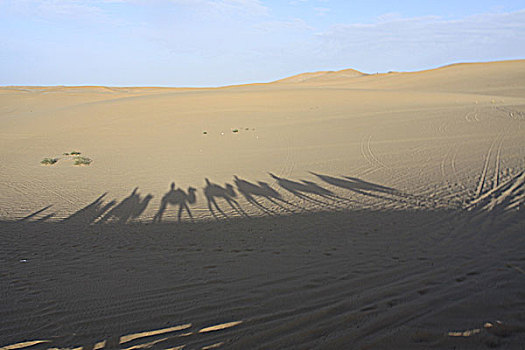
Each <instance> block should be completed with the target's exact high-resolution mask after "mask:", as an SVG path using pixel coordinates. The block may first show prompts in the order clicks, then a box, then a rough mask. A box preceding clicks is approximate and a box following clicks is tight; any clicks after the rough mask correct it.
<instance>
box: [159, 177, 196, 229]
mask: <svg viewBox="0 0 525 350" xmlns="http://www.w3.org/2000/svg"><path fill="white" fill-rule="evenodd" d="M195 191H196V189H195V188H193V187H189V188H188V191H187V192H185V191H184V190H183V189H181V188H177V189H175V182H172V183H171V185H170V189H169V191H168V192H166V194H164V196H163V197H162V199H161V201H160V208H159V210H158V211H157V213H156V214H155V216H154V217H153V222H161V221H162V217H163V215H164V212H165V211H166V209H167V207H168V206H170V205H173V206H178V207H179V210H178V212H177V220H178V221H180V220H181V218H182V213H183V211H186V213H188V216H189V217H190V219H191V220H192V221H193V215H192V214H191V210H190V207H189V205H190V204H194V203H195V202H196V200H197V199H196V196H195Z"/></svg>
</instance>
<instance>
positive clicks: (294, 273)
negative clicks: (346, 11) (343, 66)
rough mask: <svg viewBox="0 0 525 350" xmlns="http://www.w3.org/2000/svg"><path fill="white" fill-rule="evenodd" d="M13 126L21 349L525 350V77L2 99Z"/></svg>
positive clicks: (443, 71)
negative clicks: (81, 162) (83, 162)
mask: <svg viewBox="0 0 525 350" xmlns="http://www.w3.org/2000/svg"><path fill="white" fill-rule="evenodd" d="M0 125H1V128H0V135H1V137H0V160H1V162H0V174H1V177H0V203H1V205H0V220H1V223H0V234H1V239H0V242H1V243H0V277H1V281H2V283H1V284H0V296H1V300H2V303H0V349H19V348H20V349H22V348H28V349H29V348H31V349H33V348H34V349H42V348H43V349H45V348H84V349H96V348H104V347H105V348H128V349H131V348H133V349H139V348H148V347H149V348H160V349H163V348H182V347H184V348H186V349H201V348H202V349H205V348H213V347H216V348H219V347H222V348H238V349H250V348H305V349H310V348H326V349H334V348H344V349H354V348H355V349H366V348H370V349H391V348H400V349H411V348H414V349H417V348H421V349H426V348H437V349H442V348H454V347H456V348H468V349H479V348H510V349H521V346H522V345H523V344H524V343H525V312H524V310H525V292H524V291H525V253H524V252H525V238H524V232H525V208H524V203H525V60H518V61H505V62H493V63H476V64H459V65H452V66H447V67H442V68H438V69H434V70H429V71H423V72H414V73H388V74H374V75H366V74H362V73H360V72H357V71H354V70H344V71H340V72H318V73H308V74H303V75H299V76H295V77H291V78H287V79H283V80H280V81H277V82H274V83H269V84H255V85H243V86H233V87H224V88H216V89H169V88H106V87H39V88H36V87H2V88H0ZM71 151H80V152H82V154H81V156H85V157H89V158H90V159H92V161H93V162H92V163H91V164H90V165H89V166H75V165H74V158H73V157H72V156H65V155H63V153H65V152H68V153H69V152H71ZM46 157H49V158H58V162H57V163H56V164H54V165H50V166H43V165H41V164H40V161H41V160H42V159H43V158H46ZM2 346H4V347H3V348H2Z"/></svg>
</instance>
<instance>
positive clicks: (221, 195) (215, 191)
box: [203, 178, 248, 220]
mask: <svg viewBox="0 0 525 350" xmlns="http://www.w3.org/2000/svg"><path fill="white" fill-rule="evenodd" d="M205 181H206V187H204V189H203V191H204V196H205V197H206V201H207V204H208V209H209V210H210V213H211V214H212V215H213V217H214V218H215V219H217V220H218V219H219V215H217V213H216V212H215V211H217V212H219V213H220V214H221V215H222V216H223V217H225V218H227V217H228V215H226V213H225V212H224V210H222V209H221V207H220V206H219V205H218V204H217V200H216V199H222V200H224V201H225V202H226V203H228V204H229V205H230V207H231V208H232V209H233V210H234V211H235V212H237V213H238V214H240V215H242V216H248V215H247V214H246V213H245V212H244V210H243V209H242V208H241V206H240V205H239V203H238V202H237V201H236V200H235V198H234V197H237V194H236V193H235V190H234V189H233V186H232V185H230V184H225V186H224V187H222V186H221V185H218V184H215V183H212V182H210V180H209V179H208V178H206V179H205ZM214 208H215V209H214Z"/></svg>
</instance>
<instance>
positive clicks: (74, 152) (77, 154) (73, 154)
mask: <svg viewBox="0 0 525 350" xmlns="http://www.w3.org/2000/svg"><path fill="white" fill-rule="evenodd" d="M70 154H71V155H72V156H79V155H80V154H81V153H80V152H77V151H73V152H71V153H70Z"/></svg>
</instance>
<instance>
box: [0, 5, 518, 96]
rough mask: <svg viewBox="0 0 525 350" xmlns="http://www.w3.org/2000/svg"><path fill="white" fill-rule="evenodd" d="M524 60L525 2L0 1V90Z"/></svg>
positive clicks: (230, 80) (217, 82)
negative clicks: (23, 86)
mask: <svg viewBox="0 0 525 350" xmlns="http://www.w3.org/2000/svg"><path fill="white" fill-rule="evenodd" d="M523 58H525V0H520V1H518V0H476V1H474V0H462V1H457V0H453V1H450V0H427V1H422V0H397V1H381V0H280V1H278V0H0V85H45V86H48V85H106V86H177V87H183V86H185V87H186V86H187V87H201V86H223V85H231V84H243V83H252V82H268V81H273V80H277V79H280V78H284V77H287V76H291V75H294V74H299V73H304V72H313V71H320V70H340V69H347V68H353V69H357V70H359V71H362V72H365V73H376V72H387V71H415V70H423V69H429V68H435V67H439V66H443V65H447V64H451V63H457V62H479V61H493V60H506V59H523Z"/></svg>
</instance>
